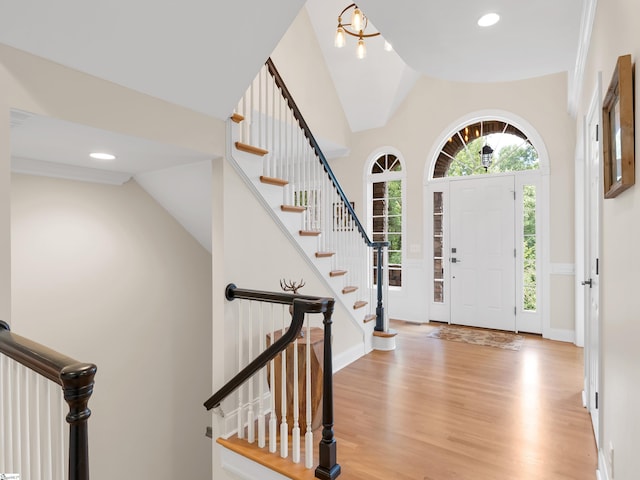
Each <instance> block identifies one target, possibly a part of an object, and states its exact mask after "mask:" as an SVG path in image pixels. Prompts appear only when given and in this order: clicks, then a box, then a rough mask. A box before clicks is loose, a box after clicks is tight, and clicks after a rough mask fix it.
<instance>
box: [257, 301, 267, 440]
mask: <svg viewBox="0 0 640 480" xmlns="http://www.w3.org/2000/svg"><path fill="white" fill-rule="evenodd" d="M263 305H264V304H262V303H261V304H260V333H259V335H260V337H259V340H260V341H259V343H258V349H259V350H260V351H263V350H265V338H264V306H263ZM264 375H265V370H264V368H263V369H262V370H260V372H259V373H258V382H259V383H258V395H259V396H258V446H259V447H260V448H264V446H265V442H266V439H265V423H264V413H265V412H264V393H265V392H264Z"/></svg>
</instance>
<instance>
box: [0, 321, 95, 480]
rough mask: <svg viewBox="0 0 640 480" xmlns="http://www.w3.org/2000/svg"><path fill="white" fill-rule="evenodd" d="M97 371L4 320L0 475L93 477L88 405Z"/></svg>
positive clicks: (0, 325) (30, 479)
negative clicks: (90, 458)
mask: <svg viewBox="0 0 640 480" xmlns="http://www.w3.org/2000/svg"><path fill="white" fill-rule="evenodd" d="M95 373H96V366H95V365H94V364H91V363H80V362H78V361H77V360H74V359H73V358H70V357H67V356H65V355H62V354H60V353H58V352H56V351H54V350H51V349H50V348H47V347H45V346H43V345H40V344H39V343H36V342H33V341H31V340H29V339H27V338H25V337H22V336H20V335H17V334H15V333H13V332H11V330H10V327H9V325H8V324H7V323H6V322H3V321H0V474H11V473H13V474H18V475H19V478H20V480H40V479H48V480H49V479H50V480H63V479H65V478H68V479H69V480H88V479H89V447H88V429H87V422H88V419H89V416H90V415H91V410H89V408H88V402H89V398H90V397H91V394H92V393H93V385H94V376H95ZM58 387H62V392H61V391H60V390H59V388H58ZM63 399H64V402H66V403H67V405H68V407H67V408H65V407H64V402H63ZM65 410H66V417H65ZM65 419H66V422H67V423H68V424H69V428H68V433H67V432H65V429H64V422H65ZM67 435H68V439H67ZM64 445H68V451H64V448H63V446H64ZM67 457H68V459H67ZM65 459H67V460H68V463H67V462H65ZM65 463H66V465H65ZM67 475H68V476H67ZM0 477H2V475H0ZM9 478H12V477H9Z"/></svg>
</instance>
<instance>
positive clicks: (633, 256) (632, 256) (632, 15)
mask: <svg viewBox="0 0 640 480" xmlns="http://www.w3.org/2000/svg"><path fill="white" fill-rule="evenodd" d="M638 18H640V3H638V2H637V1H635V0H608V1H606V2H597V12H596V18H595V23H594V28H593V32H592V37H591V46H590V48H589V57H588V61H587V66H586V71H585V75H584V85H583V89H582V98H581V101H580V105H579V109H578V115H577V118H576V123H577V124H578V125H580V123H581V122H582V121H583V117H584V115H586V113H587V111H588V108H589V102H590V100H591V97H592V95H593V92H594V88H595V84H596V77H597V73H598V72H602V79H603V85H602V87H603V90H604V91H606V89H607V88H608V85H609V82H610V79H611V75H612V74H613V70H614V67H615V62H616V61H617V58H618V56H620V55H625V54H631V56H632V60H633V62H634V63H636V62H637V61H638V59H639V58H640V30H639V29H638V25H637V23H638V22H637V19H638ZM634 88H635V128H636V134H635V152H636V185H635V186H634V187H632V188H631V189H630V190H627V191H625V192H623V193H622V194H621V195H620V196H618V197H617V198H615V199H608V200H604V201H603V212H602V244H601V276H600V286H601V297H600V298H601V304H600V322H601V337H600V338H601V349H602V357H601V362H600V368H601V382H600V399H601V403H600V406H601V412H600V415H601V416H600V430H601V439H602V441H601V444H600V445H601V448H602V450H603V452H604V453H605V455H604V458H606V466H607V471H608V478H611V479H612V478H616V479H628V478H629V479H630V478H637V477H638V472H639V471H640V458H639V457H638V445H640V413H638V408H637V405H638V399H639V398H640V375H639V374H638V372H639V370H638V366H639V365H640V349H638V343H637V339H638V338H640V321H638V312H639V311H640V296H638V284H637V275H638V272H639V271H640V251H639V250H638V245H639V244H640V222H638V219H639V218H640V187H639V185H638V183H640V182H639V179H638V171H639V170H640V169H639V168H638V154H639V152H640V135H639V134H638V130H639V126H640V122H639V120H638V118H639V117H638V112H640V103H639V97H640V95H639V94H638V93H639V92H640V83H639V81H638V74H637V66H636V75H635V87H634ZM603 93H604V92H603ZM611 445H613V448H614V452H615V453H614V462H615V465H614V468H613V471H612V470H611V464H610V459H609V447H610V446H611Z"/></svg>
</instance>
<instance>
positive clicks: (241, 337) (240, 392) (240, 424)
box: [238, 302, 244, 438]
mask: <svg viewBox="0 0 640 480" xmlns="http://www.w3.org/2000/svg"><path fill="white" fill-rule="evenodd" d="M242 304H243V302H240V303H239V304H238V372H239V371H241V370H242V368H243V367H244V365H243V363H242V356H243V348H242V347H243V341H244V335H243V332H242V330H243V328H242V310H243V309H242ZM243 392H244V385H240V387H238V438H244V422H243V405H242V397H243Z"/></svg>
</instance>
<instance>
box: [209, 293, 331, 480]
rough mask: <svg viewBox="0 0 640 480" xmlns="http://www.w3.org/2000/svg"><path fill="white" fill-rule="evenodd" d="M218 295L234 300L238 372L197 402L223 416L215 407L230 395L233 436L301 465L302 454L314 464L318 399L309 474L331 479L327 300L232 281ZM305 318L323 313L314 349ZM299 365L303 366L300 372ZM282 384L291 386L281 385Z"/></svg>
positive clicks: (328, 304)
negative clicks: (317, 369)
mask: <svg viewBox="0 0 640 480" xmlns="http://www.w3.org/2000/svg"><path fill="white" fill-rule="evenodd" d="M225 296H226V298H227V300H229V301H234V300H241V301H240V302H238V303H237V315H236V316H237V322H236V327H237V328H236V333H237V336H238V369H239V371H238V373H237V374H236V375H235V376H234V377H233V378H232V379H231V380H229V381H228V382H227V383H226V384H225V385H223V386H222V387H221V388H220V389H219V390H218V391H217V392H215V393H214V394H213V395H212V396H211V397H210V398H209V399H208V400H207V401H206V402H205V403H204V405H205V407H206V408H207V410H211V409H216V410H218V413H220V414H221V415H222V416H226V413H225V412H222V411H221V410H222V409H221V406H222V404H223V401H224V400H225V399H227V398H229V400H227V402H229V403H230V404H231V405H232V406H233V405H236V404H237V409H236V410H235V412H234V413H233V414H235V415H236V433H237V437H238V438H239V439H245V440H246V441H247V442H248V443H250V444H254V443H257V446H258V447H259V448H264V447H268V450H269V452H271V453H273V454H278V455H279V456H280V457H282V458H287V457H288V456H289V453H291V457H292V462H293V463H294V464H298V463H300V462H301V455H302V454H304V462H303V463H304V466H305V467H306V468H307V469H311V468H313V466H314V448H313V422H314V418H313V413H314V412H313V406H314V405H312V402H313V401H315V400H320V399H321V404H322V427H323V428H322V439H321V440H320V442H319V447H318V457H319V461H318V464H317V466H316V469H315V476H316V477H317V478H322V479H334V478H336V477H337V476H338V475H339V474H340V465H339V464H338V463H337V459H336V440H335V438H334V435H333V362H332V352H331V325H332V319H331V316H332V314H333V307H334V300H333V299H332V298H322V297H313V296H307V295H297V294H288V293H276V292H265V291H258V290H246V289H241V288H237V287H236V286H235V285H233V284H229V285H228V286H227V288H226V291H225ZM312 315H322V327H323V330H321V331H320V342H317V344H319V343H323V348H322V351H321V352H318V351H314V346H315V347H317V344H316V345H313V344H312V342H313V341H314V340H313V337H314V334H315V333H316V332H315V331H314V330H316V331H317V330H318V329H313V328H311V316H312ZM305 320H306V326H305ZM318 354H319V356H320V357H321V358H318ZM300 355H302V358H301V357H300ZM313 355H316V356H315V357H312V356H313ZM316 362H319V363H320V364H321V365H322V378H321V379H319V378H313V377H312V363H316ZM301 368H302V369H304V371H301V370H299V369H301ZM295 379H298V381H295ZM300 380H302V381H300ZM289 384H290V385H291V390H292V391H289V390H288V388H289V387H288V385H289ZM312 389H313V391H312ZM316 392H321V396H317V395H315V393H316ZM233 396H235V398H232V397H233ZM277 399H280V404H278V403H277V402H276V400H277ZM225 405H226V403H225ZM300 405H303V407H302V408H301V407H300ZM229 416H232V415H229ZM302 430H304V432H302ZM301 437H303V438H304V443H302V441H301ZM290 445H291V446H290Z"/></svg>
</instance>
